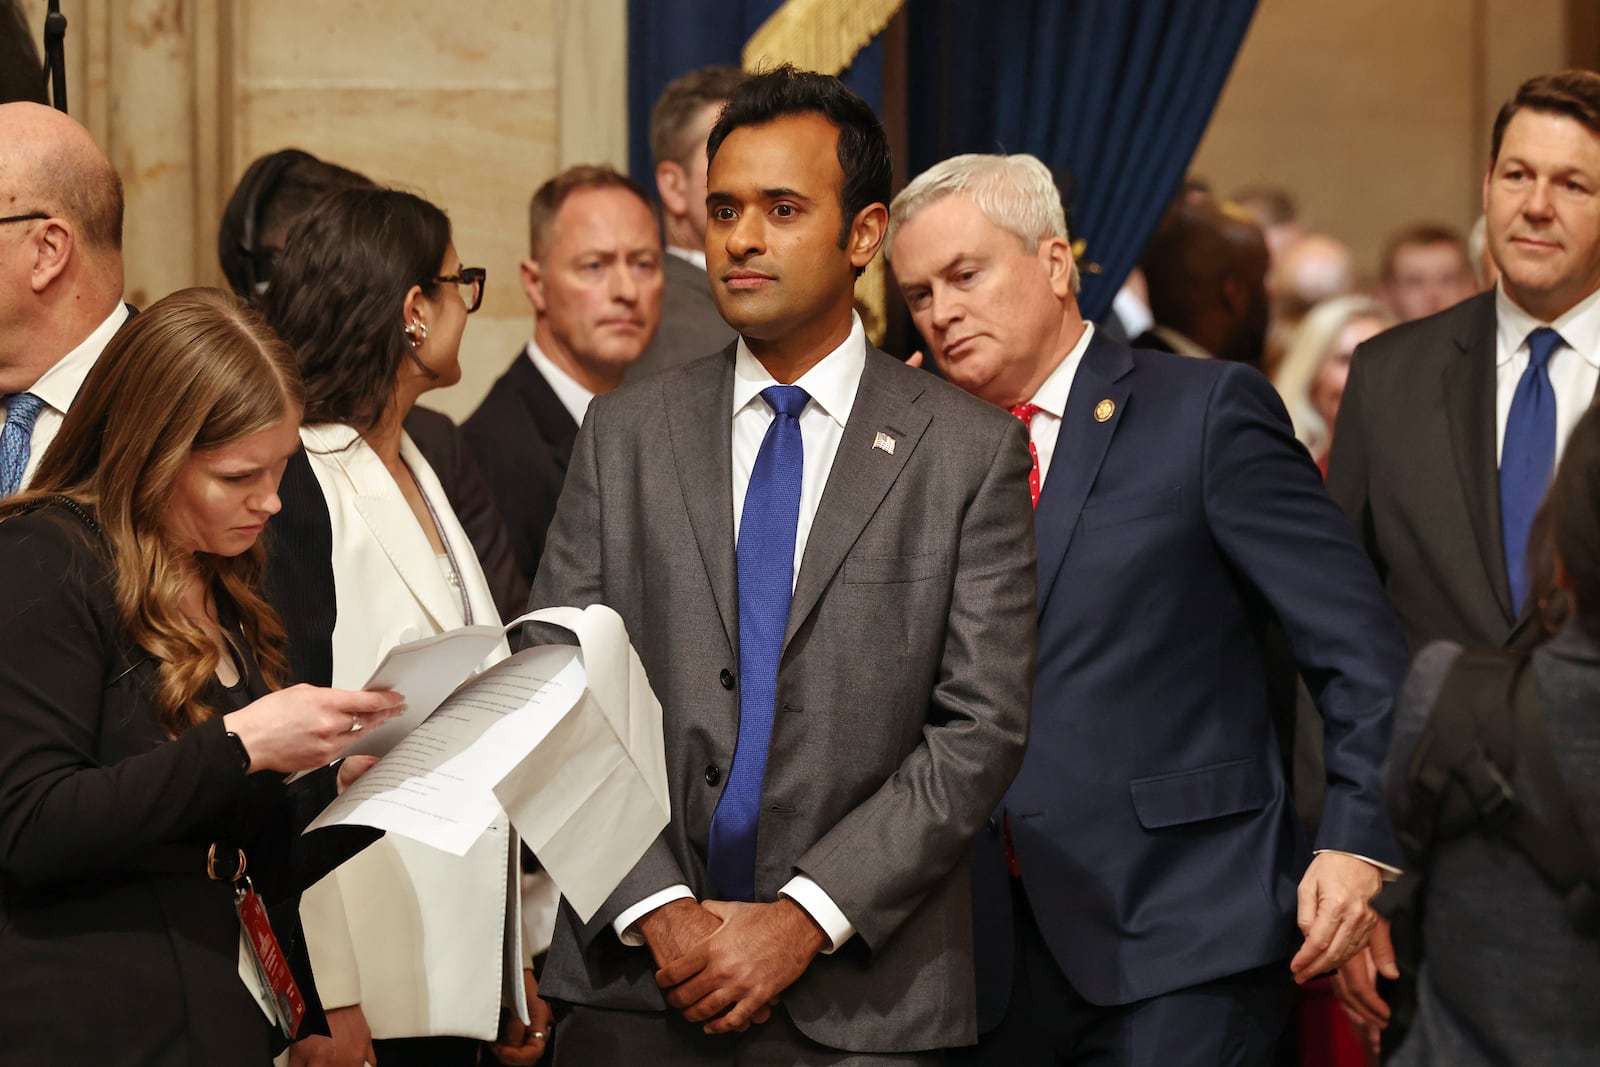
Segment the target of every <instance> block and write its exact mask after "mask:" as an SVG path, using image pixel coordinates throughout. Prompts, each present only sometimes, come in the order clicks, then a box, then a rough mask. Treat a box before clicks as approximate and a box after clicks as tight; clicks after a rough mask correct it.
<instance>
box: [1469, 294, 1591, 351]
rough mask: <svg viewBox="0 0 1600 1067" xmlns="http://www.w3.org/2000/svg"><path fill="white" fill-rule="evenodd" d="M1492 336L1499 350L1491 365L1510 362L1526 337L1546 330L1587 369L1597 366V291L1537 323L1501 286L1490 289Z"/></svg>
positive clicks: (1523, 344)
mask: <svg viewBox="0 0 1600 1067" xmlns="http://www.w3.org/2000/svg"><path fill="white" fill-rule="evenodd" d="M1494 319H1495V324H1494V325H1495V332H1496V334H1497V335H1498V337H1499V342H1500V343H1499V346H1498V347H1497V349H1496V351H1495V365H1496V366H1503V365H1505V364H1506V363H1509V362H1511V357H1512V356H1514V355H1516V353H1517V352H1518V351H1519V350H1520V349H1524V348H1526V347H1527V346H1528V334H1530V333H1532V332H1533V331H1534V330H1536V329H1538V328H1539V327H1540V326H1549V327H1550V328H1551V329H1553V330H1555V331H1556V333H1559V334H1560V335H1561V339H1562V340H1563V341H1565V342H1566V343H1567V347H1568V348H1570V349H1572V350H1573V351H1574V352H1576V353H1578V355H1580V356H1582V357H1583V358H1584V361H1585V362H1587V363H1588V364H1589V365H1590V366H1591V367H1597V366H1600V289H1597V290H1595V291H1594V292H1592V293H1590V294H1589V295H1588V296H1586V297H1584V298H1583V299H1582V300H1580V301H1578V302H1577V303H1576V304H1574V305H1573V306H1572V307H1570V308H1568V309H1567V311H1566V312H1565V313H1564V314H1562V315H1560V316H1559V317H1557V318H1556V320H1555V321H1554V322H1541V321H1540V320H1538V319H1536V318H1534V317H1533V316H1532V315H1530V314H1528V313H1527V312H1526V311H1524V310H1522V308H1521V307H1520V306H1519V305H1518V304H1517V302H1516V301H1514V300H1512V299H1511V297H1510V296H1508V295H1507V294H1506V287H1505V282H1504V281H1501V282H1497V283H1496V284H1495V287H1494Z"/></svg>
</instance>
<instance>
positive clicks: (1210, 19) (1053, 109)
mask: <svg viewBox="0 0 1600 1067" xmlns="http://www.w3.org/2000/svg"><path fill="white" fill-rule="evenodd" d="M1255 7H1256V0H1005V2H1004V3H995V2H993V0H910V3H909V4H908V10H909V11H910V19H909V25H908V37H909V49H910V55H909V58H908V70H907V78H908V81H909V85H908V98H909V99H910V101H911V104H910V111H911V115H910V120H909V122H910V128H909V129H908V131H907V136H908V152H909V155H910V156H911V158H910V159H909V160H908V161H907V163H908V166H907V168H906V173H907V174H908V175H914V174H917V173H920V172H921V171H922V170H924V169H926V168H927V167H929V166H931V165H932V164H934V163H936V162H938V161H939V160H941V159H944V158H946V157H948V156H951V155H954V154H956V153H958V152H997V151H1000V152H1029V153H1032V154H1033V155H1036V156H1038V157H1039V158H1040V159H1042V160H1044V162H1045V163H1047V164H1049V165H1050V166H1052V167H1062V166H1065V167H1067V168H1069V169H1070V170H1071V171H1072V173H1073V175H1074V176H1075V178H1076V180H1077V195H1076V198H1075V201H1074V203H1073V208H1072V215H1073V220H1074V225H1075V232H1074V234H1073V236H1074V237H1075V238H1081V239H1082V240H1083V241H1084V242H1085V243H1086V244H1087V246H1088V250H1087V253H1086V256H1085V258H1086V259H1087V260H1088V261H1090V262H1093V263H1098V264H1099V265H1100V268H1101V273H1099V274H1085V275H1084V276H1083V292H1082V294H1081V295H1080V297H1079V302H1080V304H1081V305H1082V308H1083V312H1084V314H1085V315H1086V316H1087V317H1088V318H1091V319H1098V318H1100V317H1101V316H1103V315H1104V314H1105V313H1106V311H1107V310H1109V308H1110V307H1111V300H1112V298H1113V297H1114V296H1115V295H1116V292H1117V289H1118V287H1120V286H1121V284H1122V280H1123V279H1124V278H1126V277H1127V275H1128V272H1129V271H1130V270H1132V269H1133V267H1134V265H1135V264H1136V263H1138V261H1139V255H1140V253H1141V252H1142V251H1143V249H1144V245H1145V242H1146V241H1147V240H1149V237H1150V234H1151V233H1152V232H1153V231H1154V229H1155V227H1156V224H1157V223H1158V222H1160V220H1161V215H1162V213H1163V211H1164V210H1165V209H1166V206H1167V204H1168V202H1169V201H1170V200H1171V198H1172V196H1173V194H1174V193H1175V192H1176V191H1177V188H1178V185H1179V183H1181V182H1182V180H1183V176H1184V173H1185V171H1186V170H1187V169H1188V166H1189V160H1190V158H1191V157H1192V156H1193V155H1194V150H1195V148H1196V146H1197V145H1198V144H1199V142H1200V137H1201V135H1202V134H1203V133H1204V132H1205V128H1206V124H1207V122H1208V121H1209V120H1210V118H1211V112H1212V109H1213V108H1214V107H1215V106H1216V101H1217V96H1218V94H1219V93H1221V91H1222V85H1223V82H1224V81H1226V80H1227V76H1228V71H1229V70H1230V69H1231V68H1232V66H1233V60H1234V56H1235V55H1236V54H1237V53H1238V51H1239V46H1240V44H1241V43H1242V42H1243V40H1244V35H1245V31H1246V30H1247V29H1248V28H1249V25H1250V19H1251V16H1252V15H1253V14H1254V13H1255Z"/></svg>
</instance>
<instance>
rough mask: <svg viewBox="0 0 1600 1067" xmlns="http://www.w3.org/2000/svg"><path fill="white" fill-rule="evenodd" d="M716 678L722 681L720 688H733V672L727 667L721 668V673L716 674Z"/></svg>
mask: <svg viewBox="0 0 1600 1067" xmlns="http://www.w3.org/2000/svg"><path fill="white" fill-rule="evenodd" d="M718 678H719V679H720V680H721V682H722V688H724V689H732V688H733V672H732V671H730V670H729V669H728V668H726V667H724V668H722V673H721V674H720V675H719V676H718Z"/></svg>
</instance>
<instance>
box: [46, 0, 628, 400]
mask: <svg viewBox="0 0 1600 1067" xmlns="http://www.w3.org/2000/svg"><path fill="white" fill-rule="evenodd" d="M23 7H24V10H25V11H26V12H27V13H28V15H29V17H30V18H31V19H32V20H33V22H34V25H35V26H36V27H41V26H42V25H43V19H44V13H45V10H46V7H47V5H46V3H45V2H44V0H24V3H23ZM62 10H63V12H64V13H65V14H66V15H67V17H68V33H67V55H68V102H69V103H70V105H71V110H72V113H73V115H75V116H76V117H77V118H79V119H80V120H81V121H83V122H84V123H85V125H87V126H88V127H89V129H90V131H91V132H93V133H94V135H95V137H96V139H97V140H99V142H100V144H101V145H102V146H103V147H104V148H105V149H106V151H107V154H108V155H110V157H111V159H112V161H113V162H114V163H115V164H116V166H117V169H118V171H119V173H121V175H122V177H123V181H124V184H125V186H126V191H127V198H128V211H127V222H126V229H125V234H124V237H125V241H124V244H125V250H126V260H127V273H128V297H129V299H130V300H132V301H134V302H135V303H141V304H144V303H149V302H150V301H151V300H153V299H156V298H158V297H160V296H161V295H162V294H164V293H166V292H170V291H171V290H173V289H176V288H180V287H182V286H185V285H194V284H207V285H212V284H220V283H221V272H220V270H219V268H218V266H217V257H216V226H217V220H218V219H219V218H220V217H221V212H222V207H223V204H224V203H225V202H226V200H227V197H228V194H229V193H230V192H231V191H232V188H233V185H234V183H235V182H236V181H237V180H238V177H239V175H240V174H241V173H242V172H243V171H244V168H245V167H246V166H247V165H248V164H249V162H250V161H251V160H252V159H254V158H255V157H256V156H258V155H260V154H262V153H265V152H271V151H275V150H277V149H280V148H284V147H290V146H293V147H298V148H303V149H305V150H306V151H309V152H312V153H314V154H316V155H318V156H321V157H323V158H325V159H329V160H332V161H334V162H337V163H340V164H342V165H344V166H348V167H351V168H352V169H355V170H358V171H361V172H362V173H365V174H367V175H369V176H370V177H372V178H373V179H375V180H377V181H380V182H383V183H385V184H392V185H399V186H403V187H405V188H408V189H411V190H413V191H415V192H417V193H418V194H420V195H422V196H425V197H427V198H428V199H430V200H432V201H434V202H435V203H437V204H439V205H440V206H441V207H442V208H444V209H445V210H446V211H447V212H448V213H449V215H450V218H451V221H452V223H453V224H454V228H455V243H456V247H457V250H458V251H459V252H460V254H461V256H462V258H463V260H465V261H466V263H467V264H468V265H474V266H484V267H487V268H488V271H489V284H488V289H487V292H486V293H485V294H484V302H483V307H482V308H481V309H480V310H479V311H478V313H477V314H476V315H474V316H473V317H472V319H471V321H470V323H469V325H468V329H467V332H466V334H465V337H464V339H463V345H462V363H463V367H464V369H465V374H464V376H463V380H462V383H461V384H460V385H458V386H455V387H454V388H452V389H449V390H446V391H443V392H440V393H436V394H431V395H430V396H429V397H428V398H427V399H426V401H425V402H426V403H429V404H432V405H434V406H437V407H439V408H440V409H442V410H445V411H447V412H449V413H450V414H452V415H454V416H456V417H458V418H460V417H463V416H465V415H467V414H468V413H470V412H471V411H472V409H473V408H474V407H476V405H477V402H478V400H479V398H480V397H481V396H482V394H483V392H484V391H485V390H487V389H488V387H489V385H490V384H491V383H492V382H493V380H494V378H495V377H496V376H497V375H498V374H499V373H500V372H501V370H503V369H504V367H505V365H506V363H507V362H508V361H509V360H510V358H511V357H512V355H513V354H514V353H515V352H516V350H517V349H518V348H519V347H520V346H521V345H522V344H523V343H524V342H525V341H526V340H527V338H528V336H529V333H530V331H531V326H532V312H531V309H530V308H529V307H528V303H527V300H526V299H525V298H524V296H523V294H522V290H521V287H520V285H519V283H518V281H517V265H518V263H519V262H520V261H521V259H522V257H523V256H524V255H526V252H527V225H526V222H525V220H526V217H527V203H528V197H529V196H530V195H531V194H532V192H533V190H534V188H536V187H537V186H538V184H539V183H540V182H542V181H544V179H546V178H547V177H549V176H550V175H552V174H554V173H555V172H556V171H557V170H558V169H559V168H561V167H562V166H565V165H567V164H570V163H578V162H612V163H616V164H622V163H624V162H625V160H626V126H625V118H624V116H625V107H624V98H623V93H624V82H623V78H622V69H623V58H624V52H623V39H622V26H623V23H624V20H625V14H626V0H475V2H474V3H471V4H440V3H417V2H414V0H342V2H339V3H327V2H318V0H270V2H267V0H64V2H63V4H62ZM562 42H565V45H563V44H562Z"/></svg>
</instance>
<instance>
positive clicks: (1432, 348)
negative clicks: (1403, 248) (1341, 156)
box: [1328, 292, 1537, 650]
mask: <svg viewBox="0 0 1600 1067" xmlns="http://www.w3.org/2000/svg"><path fill="white" fill-rule="evenodd" d="M1494 300H1495V297H1494V293H1492V292H1490V293H1484V294H1482V295H1480V296H1475V297H1473V298H1471V299H1470V300H1466V301H1464V302H1462V303H1460V304H1457V305H1456V306H1455V307H1453V308H1449V309H1447V310H1445V311H1441V312H1439V313H1438V314H1437V315H1432V316H1429V317H1428V318H1425V319H1420V320H1418V321H1416V322H1410V323H1406V324H1404V325H1401V326H1396V327H1395V328H1394V329H1392V330H1388V331H1386V332H1384V333H1381V334H1379V335H1378V336H1377V337H1374V338H1373V339H1372V340H1370V341H1367V342H1366V343H1365V344H1363V345H1361V346H1360V347H1359V348H1357V349H1356V353H1355V358H1354V359H1353V360H1352V362H1351V365H1350V379H1349V382H1348V384H1346V386H1345V391H1344V399H1343V401H1342V402H1341V404H1340V408H1339V421H1338V424H1337V428H1336V430H1335V432H1334V435H1333V452H1332V455H1331V457H1330V459H1329V463H1328V492H1329V493H1330V494H1332V496H1333V498H1334V500H1336V501H1338V503H1339V506H1340V507H1342V508H1343V509H1344V511H1345V514H1346V515H1348V516H1349V517H1350V521H1351V522H1353V523H1355V526H1356V530H1357V533H1358V534H1359V536H1360V538H1361V542H1362V544H1363V545H1364V546H1365V547H1366V550H1367V554H1368V555H1370V556H1371V557H1372V561H1373V562H1374V563H1375V564H1376V565H1377V567H1378V573H1379V575H1380V576H1381V577H1382V579H1383V584H1384V589H1385V591H1386V592H1387V593H1388V594H1389V600H1390V602H1391V603H1392V604H1393V605H1394V608H1395V611H1396V612H1397V613H1398V614H1399V616H1400V623H1401V625H1402V626H1404V627H1405V631H1406V637H1407V638H1408V640H1409V641H1410V643H1411V647H1412V649H1413V650H1415V649H1419V648H1421V647H1422V646H1423V645H1425V644H1427V643H1428V642H1430V641H1435V640H1449V641H1454V642H1456V643H1457V644H1463V645H1472V644H1479V645H1481V644H1490V645H1500V644H1506V643H1508V642H1513V641H1515V642H1516V643H1518V644H1523V643H1526V642H1528V641H1529V640H1530V639H1531V638H1532V637H1533V636H1534V634H1535V633H1536V629H1537V628H1536V626H1535V625H1534V622H1533V618H1532V615H1531V613H1524V614H1521V615H1520V617H1519V612H1518V611H1517V610H1516V609H1515V607H1514V605H1512V603H1511V587H1510V581H1509V579H1508V578H1507V577H1506V563H1505V548H1504V537H1503V535H1502V533H1501V527H1500V470H1499V463H1498V461H1497V459H1496V456H1495V453H1496V447H1495V446H1496V436H1497V430H1496V426H1495V309H1494Z"/></svg>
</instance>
